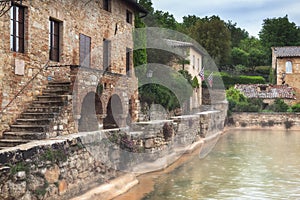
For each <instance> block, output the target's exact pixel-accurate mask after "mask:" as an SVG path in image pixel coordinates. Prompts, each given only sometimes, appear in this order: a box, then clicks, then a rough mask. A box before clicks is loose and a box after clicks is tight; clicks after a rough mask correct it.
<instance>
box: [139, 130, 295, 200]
mask: <svg viewBox="0 0 300 200" xmlns="http://www.w3.org/2000/svg"><path fill="white" fill-rule="evenodd" d="M299 156H300V133H297V132H292V131H289V132H286V131H232V132H231V133H228V134H226V135H224V136H222V137H221V138H220V140H219V142H218V144H217V145H216V147H215V148H214V150H213V151H212V152H211V153H210V154H209V156H207V157H206V158H205V159H202V160H200V159H198V158H197V157H195V158H194V159H193V160H192V161H190V162H188V163H185V164H184V165H182V166H181V167H179V168H177V169H176V170H174V171H172V172H170V173H168V174H166V175H162V176H160V177H159V178H157V179H156V181H155V182H156V184H155V190H154V191H153V192H151V193H150V194H148V195H147V196H146V197H145V198H144V200H161V199H176V200H177V199H299V198H300V187H299V185H300V173H299V166H300V157H299Z"/></svg>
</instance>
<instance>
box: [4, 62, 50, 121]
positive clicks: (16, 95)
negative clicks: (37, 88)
mask: <svg viewBox="0 0 300 200" xmlns="http://www.w3.org/2000/svg"><path fill="white" fill-rule="evenodd" d="M49 62H50V61H47V63H46V64H45V65H44V66H43V67H42V68H41V69H40V70H39V71H38V72H37V73H36V74H35V75H34V76H33V77H32V78H31V79H30V80H29V81H28V82H27V83H26V84H25V85H24V86H23V87H22V88H21V90H20V91H19V92H17V94H15V96H14V97H13V98H12V99H11V100H10V101H9V102H8V104H7V105H6V106H4V108H3V109H2V110H1V111H0V114H1V115H2V114H3V113H4V111H5V110H6V109H7V108H8V107H9V106H10V105H11V104H12V103H13V102H14V100H16V98H17V97H18V96H19V95H20V94H21V93H22V92H23V91H24V90H25V89H26V88H27V86H28V85H29V84H30V83H31V82H32V81H33V80H34V79H35V78H36V77H37V76H38V75H39V74H40V73H41V72H42V71H43V70H47V69H48V67H49Z"/></svg>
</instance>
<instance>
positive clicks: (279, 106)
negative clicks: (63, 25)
mask: <svg viewBox="0 0 300 200" xmlns="http://www.w3.org/2000/svg"><path fill="white" fill-rule="evenodd" d="M268 109H269V110H272V111H273V112H287V110H288V109H289V106H288V105H287V104H286V103H285V102H284V101H283V100H282V99H275V101H274V103H273V104H271V105H270V106H269V107H268Z"/></svg>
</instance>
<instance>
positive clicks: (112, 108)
mask: <svg viewBox="0 0 300 200" xmlns="http://www.w3.org/2000/svg"><path fill="white" fill-rule="evenodd" d="M123 118H124V117H123V106H122V101H121V99H120V97H119V96H118V95H116V94H114V95H112V96H111V97H110V99H109V101H108V104H107V109H106V117H105V118H104V120H103V127H104V129H112V128H120V127H121V126H123V124H124V119H123Z"/></svg>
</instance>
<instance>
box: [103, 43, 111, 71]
mask: <svg viewBox="0 0 300 200" xmlns="http://www.w3.org/2000/svg"><path fill="white" fill-rule="evenodd" d="M110 67H111V40H108V39H105V38H104V39H103V70H105V71H107V70H109V69H110Z"/></svg>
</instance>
